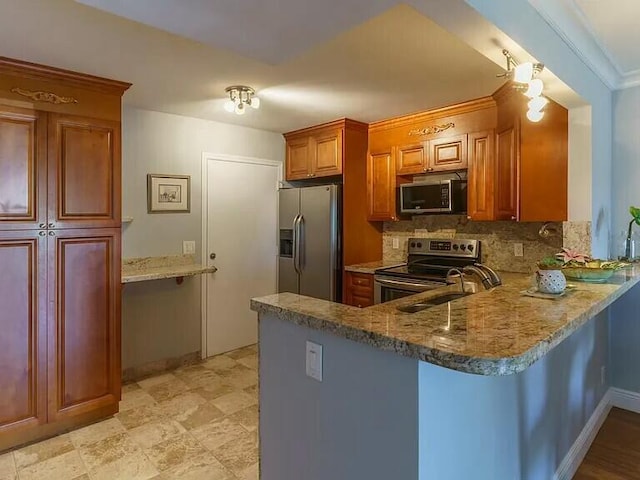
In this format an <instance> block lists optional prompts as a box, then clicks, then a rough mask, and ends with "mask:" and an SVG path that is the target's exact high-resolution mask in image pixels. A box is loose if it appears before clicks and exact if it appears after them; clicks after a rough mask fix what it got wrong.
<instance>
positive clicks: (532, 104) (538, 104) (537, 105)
mask: <svg viewBox="0 0 640 480" xmlns="http://www.w3.org/2000/svg"><path fill="white" fill-rule="evenodd" d="M547 103H549V100H547V99H546V98H544V97H536V98H532V99H531V100H529V103H527V106H528V107H529V110H534V111H536V112H539V111H541V110H542V109H543V108H544V106H545V105H546V104H547Z"/></svg>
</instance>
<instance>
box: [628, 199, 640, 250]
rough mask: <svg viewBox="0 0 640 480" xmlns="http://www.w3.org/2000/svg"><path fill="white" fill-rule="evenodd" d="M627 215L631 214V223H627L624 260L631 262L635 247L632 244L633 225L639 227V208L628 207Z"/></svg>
mask: <svg viewBox="0 0 640 480" xmlns="http://www.w3.org/2000/svg"><path fill="white" fill-rule="evenodd" d="M629 213H630V214H631V221H630V222H629V229H628V231H627V238H626V239H625V241H624V259H625V260H629V261H630V260H633V259H634V258H635V256H636V252H635V250H636V249H635V245H634V244H633V238H632V234H633V231H632V230H633V224H634V223H635V224H637V225H640V208H637V207H629Z"/></svg>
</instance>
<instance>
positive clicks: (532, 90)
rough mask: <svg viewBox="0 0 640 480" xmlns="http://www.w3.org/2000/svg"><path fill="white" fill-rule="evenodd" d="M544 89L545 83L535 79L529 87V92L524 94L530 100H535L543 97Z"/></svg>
mask: <svg viewBox="0 0 640 480" xmlns="http://www.w3.org/2000/svg"><path fill="white" fill-rule="evenodd" d="M543 88H544V83H542V80H540V79H539V78H534V79H533V80H531V81H530V82H529V86H528V88H527V91H526V92H524V94H525V95H526V96H527V97H529V98H535V97H539V96H540V95H542V89H543Z"/></svg>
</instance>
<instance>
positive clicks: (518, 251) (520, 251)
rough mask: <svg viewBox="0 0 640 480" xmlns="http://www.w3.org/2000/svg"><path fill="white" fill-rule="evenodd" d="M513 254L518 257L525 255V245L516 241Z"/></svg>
mask: <svg viewBox="0 0 640 480" xmlns="http://www.w3.org/2000/svg"><path fill="white" fill-rule="evenodd" d="M513 254H514V255H515V256H516V257H524V246H523V245H522V244H521V243H514V244H513Z"/></svg>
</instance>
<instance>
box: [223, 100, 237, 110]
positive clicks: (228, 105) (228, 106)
mask: <svg viewBox="0 0 640 480" xmlns="http://www.w3.org/2000/svg"><path fill="white" fill-rule="evenodd" d="M224 109H225V110H226V111H227V112H229V113H233V112H234V111H235V109H236V103H235V102H234V101H233V100H227V101H226V102H224Z"/></svg>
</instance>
